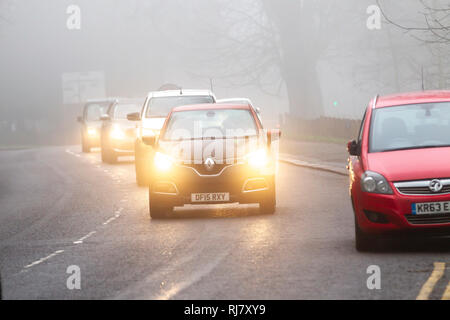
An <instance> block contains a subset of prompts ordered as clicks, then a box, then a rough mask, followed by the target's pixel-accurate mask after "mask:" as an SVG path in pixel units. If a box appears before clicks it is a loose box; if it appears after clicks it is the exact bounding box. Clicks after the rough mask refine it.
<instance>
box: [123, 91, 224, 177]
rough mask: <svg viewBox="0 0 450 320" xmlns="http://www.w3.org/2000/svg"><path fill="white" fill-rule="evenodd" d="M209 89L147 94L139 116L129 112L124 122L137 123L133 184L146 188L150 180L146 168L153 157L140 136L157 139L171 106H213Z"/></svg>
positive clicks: (149, 166) (213, 99)
mask: <svg viewBox="0 0 450 320" xmlns="http://www.w3.org/2000/svg"><path fill="white" fill-rule="evenodd" d="M215 102H216V98H215V96H214V94H213V93H212V92H211V91H209V90H181V89H180V90H166V91H154V92H150V93H149V94H148V96H147V98H146V100H145V102H144V106H143V108H142V110H141V112H140V113H138V112H136V113H131V114H129V115H128V117H127V118H128V120H132V121H138V123H139V125H138V129H137V137H136V141H135V168H136V182H137V184H138V185H139V186H146V185H148V184H149V181H150V179H151V175H150V172H149V170H150V168H151V162H152V159H153V156H154V151H153V148H152V147H150V146H148V145H146V144H144V142H143V140H142V139H143V137H148V136H157V135H159V131H160V130H161V128H162V126H163V124H164V121H166V117H167V115H168V114H169V112H170V110H172V108H174V107H178V106H183V105H192V104H202V103H215Z"/></svg>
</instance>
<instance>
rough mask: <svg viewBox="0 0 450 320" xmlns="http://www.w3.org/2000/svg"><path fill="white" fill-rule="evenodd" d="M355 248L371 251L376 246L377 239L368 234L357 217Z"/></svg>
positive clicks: (360, 250) (361, 250)
mask: <svg viewBox="0 0 450 320" xmlns="http://www.w3.org/2000/svg"><path fill="white" fill-rule="evenodd" d="M355 248H356V250H357V251H359V252H366V251H371V250H373V249H375V248H376V239H375V237H374V236H372V235H368V234H367V233H365V232H364V231H363V230H361V228H360V227H359V224H358V220H357V219H356V217H355Z"/></svg>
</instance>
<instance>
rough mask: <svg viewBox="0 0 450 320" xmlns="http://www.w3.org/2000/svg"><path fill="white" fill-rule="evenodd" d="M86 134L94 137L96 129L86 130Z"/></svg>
mask: <svg viewBox="0 0 450 320" xmlns="http://www.w3.org/2000/svg"><path fill="white" fill-rule="evenodd" d="M87 134H88V136H91V137H92V136H96V135H97V129H96V128H87Z"/></svg>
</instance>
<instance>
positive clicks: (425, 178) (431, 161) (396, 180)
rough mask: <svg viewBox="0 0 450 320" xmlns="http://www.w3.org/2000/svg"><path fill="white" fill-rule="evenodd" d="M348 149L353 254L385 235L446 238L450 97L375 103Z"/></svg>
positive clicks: (411, 96) (439, 94)
mask: <svg viewBox="0 0 450 320" xmlns="http://www.w3.org/2000/svg"><path fill="white" fill-rule="evenodd" d="M347 147H348V151H349V154H350V157H349V160H348V169H349V174H350V196H351V200H352V204H353V208H354V212H355V238H356V249H357V250H359V251H364V250H368V249H370V248H372V247H373V245H374V244H375V243H376V240H377V238H382V237H384V236H386V235H388V234H398V233H404V232H405V233H414V234H419V233H420V234H422V232H423V233H425V234H431V235H435V234H439V235H441V234H444V235H450V91H428V92H426V91H425V92H419V93H408V94H400V95H392V96H385V97H378V96H377V97H375V98H374V99H373V100H372V101H371V102H370V104H369V106H368V107H367V109H366V113H365V115H364V118H363V120H362V123H361V129H360V132H359V136H358V139H357V140H354V141H351V142H349V144H348V146H347Z"/></svg>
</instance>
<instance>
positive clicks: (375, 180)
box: [361, 171, 393, 194]
mask: <svg viewBox="0 0 450 320" xmlns="http://www.w3.org/2000/svg"><path fill="white" fill-rule="evenodd" d="M361 189H362V191H364V192H369V193H380V194H393V192H392V188H391V186H390V185H389V183H388V182H387V180H386V178H385V177H383V176H382V175H381V174H379V173H376V172H373V171H366V172H364V173H363V175H362V176H361Z"/></svg>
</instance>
